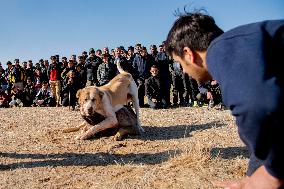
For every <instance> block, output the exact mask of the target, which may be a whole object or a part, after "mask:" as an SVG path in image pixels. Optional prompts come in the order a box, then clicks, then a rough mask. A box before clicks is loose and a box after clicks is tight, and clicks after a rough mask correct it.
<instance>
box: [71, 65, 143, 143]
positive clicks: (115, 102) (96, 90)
mask: <svg viewBox="0 0 284 189" xmlns="http://www.w3.org/2000/svg"><path fill="white" fill-rule="evenodd" d="M117 68H118V70H119V72H120V74H118V75H117V76H115V77H114V78H113V79H112V80H111V81H110V82H109V83H108V84H106V85H104V86H101V87H96V86H89V87H85V88H83V89H80V90H79V91H78V92H77V98H79V105H80V113H81V115H82V116H83V117H88V116H89V117H91V116H93V115H95V114H96V113H98V114H101V115H102V116H104V117H105V119H104V120H103V121H101V122H100V123H98V124H96V125H91V124H89V123H88V122H86V121H84V122H83V123H82V124H81V125H79V126H78V127H76V128H70V129H69V130H68V129H67V130H66V131H67V132H68V131H69V132H72V131H77V130H79V129H81V128H83V129H82V132H81V134H80V135H78V136H77V137H76V139H82V140H84V139H89V138H91V137H92V136H94V135H95V134H96V133H98V132H100V131H104V130H106V129H109V128H114V127H116V126H117V124H118V120H117V117H116V114H115V112H117V111H118V110H120V109H121V108H122V107H123V105H125V104H127V102H129V100H131V101H132V103H133V106H134V109H135V113H136V116H137V124H136V127H137V128H136V129H137V130H138V131H139V133H140V134H141V133H143V132H144V129H143V128H142V127H141V124H140V119H139V102H138V89H137V85H136V83H135V81H134V80H133V78H132V76H131V74H129V73H127V72H125V71H124V70H123V69H122V68H121V67H120V64H119V63H117Z"/></svg>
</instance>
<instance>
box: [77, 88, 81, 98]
mask: <svg viewBox="0 0 284 189" xmlns="http://www.w3.org/2000/svg"><path fill="white" fill-rule="evenodd" d="M81 92H82V89H79V90H78V91H77V93H76V97H77V98H79V97H80V95H81Z"/></svg>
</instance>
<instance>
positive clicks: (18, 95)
mask: <svg viewBox="0 0 284 189" xmlns="http://www.w3.org/2000/svg"><path fill="white" fill-rule="evenodd" d="M24 99H25V94H24V92H23V91H22V90H20V89H19V88H18V87H17V86H15V85H13V86H12V88H11V101H10V102H9V106H10V107H23V106H24V104H23V101H24Z"/></svg>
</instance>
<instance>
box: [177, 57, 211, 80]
mask: <svg viewBox="0 0 284 189" xmlns="http://www.w3.org/2000/svg"><path fill="white" fill-rule="evenodd" d="M173 59H174V60H175V61H176V62H178V63H180V65H181V66H182V68H183V71H184V72H185V73H187V74H188V75H190V76H191V77H192V78H193V79H195V80H196V81H197V82H198V83H204V82H206V81H208V80H209V79H210V77H211V76H210V75H209V72H208V70H207V69H206V68H204V67H203V66H202V65H197V63H195V62H193V61H192V60H193V58H192V57H191V56H190V55H186V56H184V57H183V58H181V57H180V56H178V55H176V54H174V53H173Z"/></svg>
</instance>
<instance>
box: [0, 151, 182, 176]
mask: <svg viewBox="0 0 284 189" xmlns="http://www.w3.org/2000/svg"><path fill="white" fill-rule="evenodd" d="M178 153H179V152H177V151H164V152H159V153H153V154H150V153H141V154H133V153H130V154H126V155H121V154H119V155H118V154H112V153H102V152H100V153H95V154H92V153H62V154H53V153H52V154H21V153H10V152H7V153H5V152H1V153H0V157H5V158H12V159H27V160H26V161H24V160H23V161H21V162H18V161H19V160H16V161H17V162H16V163H11V164H6V165H4V164H0V170H1V171H3V170H13V169H19V168H34V167H47V166H50V167H58V166H86V167H88V166H107V165H113V164H120V165H124V164H132V165H133V164H136V165H140V164H142V165H143V164H160V163H162V162H165V161H167V160H168V159H169V158H170V157H172V156H173V154H178ZM31 159H32V160H31Z"/></svg>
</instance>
